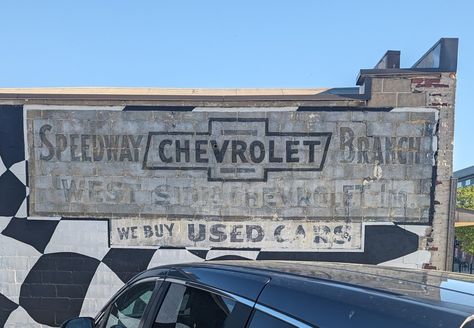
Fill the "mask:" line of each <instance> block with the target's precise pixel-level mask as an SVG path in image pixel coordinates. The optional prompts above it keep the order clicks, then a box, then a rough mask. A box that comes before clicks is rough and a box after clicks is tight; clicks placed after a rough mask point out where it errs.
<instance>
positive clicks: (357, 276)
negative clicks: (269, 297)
mask: <svg viewBox="0 0 474 328" xmlns="http://www.w3.org/2000/svg"><path fill="white" fill-rule="evenodd" d="M171 268H174V269H177V270H184V271H188V270H191V269H193V268H194V269H199V268H200V269H201V270H202V269H207V270H210V269H213V270H219V271H220V272H222V274H226V273H225V272H227V274H229V273H231V272H232V273H233V274H239V273H240V274H241V275H248V274H251V275H254V276H260V277H262V281H263V280H264V278H270V279H274V278H275V277H278V278H279V279H285V278H290V277H291V278H292V279H295V278H296V279H298V278H301V279H303V278H304V279H305V280H307V279H310V280H315V281H325V282H331V283H334V284H338V285H339V286H340V287H341V288H346V287H357V288H363V289H365V290H372V291H378V292H383V293H387V294H391V295H395V296H400V297H404V298H409V299H411V300H418V301H422V302H428V303H431V304H437V305H442V306H443V307H446V308H453V309H456V310H462V311H463V312H466V313H470V314H472V313H474V276H470V275H465V274H457V273H452V272H445V271H434V270H419V269H405V268H393V267H383V266H375V265H366V264H349V263H335V262H296V261H240V260H238V261H234V260H228V261H210V262H199V263H190V264H177V265H170V266H165V267H157V268H154V269H150V270H148V271H146V273H143V274H144V275H146V276H152V275H163V274H164V272H165V271H167V270H170V269H171ZM143 274H142V275H143ZM187 279H193V278H192V277H191V278H189V277H187ZM210 283H213V282H210ZM216 287H217V286H216ZM217 288H218V287H217ZM244 296H245V295H244ZM252 298H253V297H252Z"/></svg>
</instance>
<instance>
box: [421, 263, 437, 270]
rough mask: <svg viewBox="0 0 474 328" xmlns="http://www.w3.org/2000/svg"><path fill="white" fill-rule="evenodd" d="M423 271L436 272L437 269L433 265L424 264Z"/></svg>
mask: <svg viewBox="0 0 474 328" xmlns="http://www.w3.org/2000/svg"><path fill="white" fill-rule="evenodd" d="M423 269H428V270H436V269H437V268H436V267H435V266H434V265H431V264H429V263H425V264H423Z"/></svg>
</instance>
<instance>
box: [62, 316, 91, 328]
mask: <svg viewBox="0 0 474 328" xmlns="http://www.w3.org/2000/svg"><path fill="white" fill-rule="evenodd" d="M61 328H94V319H92V318H89V317H80V318H74V319H69V320H67V321H64V322H63V324H62V325H61Z"/></svg>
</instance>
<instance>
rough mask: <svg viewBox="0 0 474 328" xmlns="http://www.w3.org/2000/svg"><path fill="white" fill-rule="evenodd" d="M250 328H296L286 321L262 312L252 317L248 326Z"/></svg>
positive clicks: (257, 312) (256, 312)
mask: <svg viewBox="0 0 474 328" xmlns="http://www.w3.org/2000/svg"><path fill="white" fill-rule="evenodd" d="M248 327H249V328H257V327H258V328H260V327H272V328H292V327H296V326H293V325H291V324H289V323H286V322H285V321H282V320H280V319H277V318H275V317H272V316H271V315H268V314H266V313H263V312H261V311H255V313H254V314H253V316H252V321H250V324H249V326H248Z"/></svg>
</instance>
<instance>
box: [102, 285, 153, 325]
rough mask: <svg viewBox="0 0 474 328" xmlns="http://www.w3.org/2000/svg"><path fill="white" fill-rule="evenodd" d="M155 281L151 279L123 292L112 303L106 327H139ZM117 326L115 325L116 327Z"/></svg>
mask: <svg viewBox="0 0 474 328" xmlns="http://www.w3.org/2000/svg"><path fill="white" fill-rule="evenodd" d="M154 288H155V282H154V281H149V282H144V283H141V284H137V285H134V286H132V287H131V288H130V289H128V290H126V291H125V292H124V293H122V294H121V295H120V296H119V297H118V298H117V299H116V300H115V301H114V302H112V304H111V305H110V310H109V313H108V317H107V318H103V319H101V320H100V321H101V322H102V321H105V320H106V323H105V326H104V327H105V328H111V327H112V326H114V325H116V326H119V327H123V328H137V327H138V325H139V324H140V320H141V318H142V317H143V313H144V312H145V309H146V307H147V305H148V303H149V302H150V298H151V295H152V294H153V290H154ZM114 328H115V327H114Z"/></svg>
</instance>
